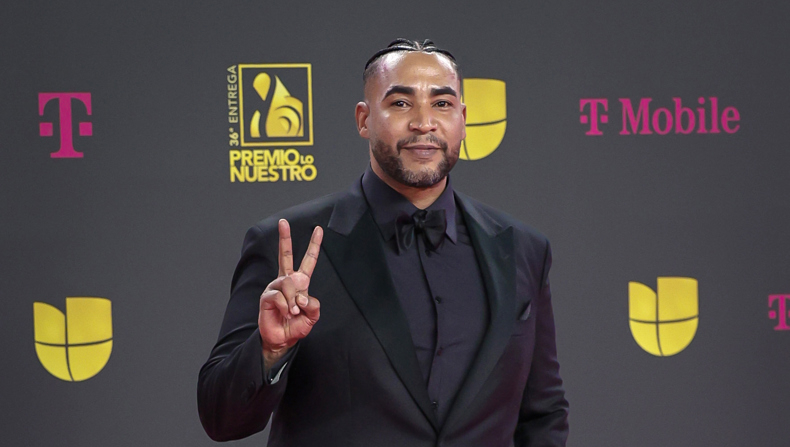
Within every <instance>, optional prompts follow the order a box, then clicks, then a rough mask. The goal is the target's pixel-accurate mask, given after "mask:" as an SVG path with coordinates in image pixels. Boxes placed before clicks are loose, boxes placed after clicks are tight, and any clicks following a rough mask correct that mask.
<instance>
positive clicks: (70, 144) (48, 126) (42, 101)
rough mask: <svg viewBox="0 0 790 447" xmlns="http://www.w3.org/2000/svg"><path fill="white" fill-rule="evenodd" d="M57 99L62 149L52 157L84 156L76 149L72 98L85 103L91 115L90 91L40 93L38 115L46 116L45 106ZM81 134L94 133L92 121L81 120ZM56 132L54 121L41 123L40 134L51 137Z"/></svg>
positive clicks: (85, 135) (88, 134)
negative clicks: (54, 130)
mask: <svg viewBox="0 0 790 447" xmlns="http://www.w3.org/2000/svg"><path fill="white" fill-rule="evenodd" d="M53 99H56V100H57V101H58V105H59V114H60V122H59V123H58V126H59V129H60V149H58V151H57V152H53V153H52V154H50V157H52V158H82V156H83V154H82V152H77V151H76V150H74V139H73V135H72V120H71V100H72V99H76V100H78V101H81V102H82V103H83V104H84V105H85V109H86V110H87V112H88V116H90V115H91V94H90V93H39V94H38V115H39V116H44V107H46V105H47V103H48V102H50V101H51V100H53ZM79 132H80V136H83V137H89V136H91V135H93V124H92V123H91V122H90V121H85V122H80V125H79ZM53 134H54V132H53V126H52V123H49V122H43V123H39V135H41V136H42V137H51V136H52V135H53Z"/></svg>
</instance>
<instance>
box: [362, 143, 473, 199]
mask: <svg viewBox="0 0 790 447" xmlns="http://www.w3.org/2000/svg"><path fill="white" fill-rule="evenodd" d="M420 142H423V143H432V144H436V145H438V146H439V150H440V151H441V154H442V160H441V161H440V162H439V164H438V165H437V166H436V168H435V169H434V168H431V167H429V166H423V167H421V168H418V169H417V170H411V169H407V168H405V167H404V166H403V160H401V158H400V153H401V151H402V150H403V148H404V147H405V146H407V145H410V144H417V143H420ZM396 148H397V150H395V149H393V148H392V146H388V145H387V144H386V143H384V142H383V141H381V140H378V139H377V140H375V141H374V142H373V144H372V145H371V149H372V151H373V158H375V159H376V162H377V163H378V164H379V166H381V169H382V170H383V171H384V173H385V174H387V175H388V176H389V177H390V178H392V179H394V180H395V181H397V182H398V183H401V184H404V185H406V186H411V187H414V188H427V187H429V186H433V185H435V184H437V183H439V182H440V181H442V179H444V178H445V177H447V174H449V173H450V170H451V169H453V166H455V163H456V162H457V161H458V153H459V151H460V149H461V144H460V141H459V142H458V147H457V148H455V149H456V150H455V151H453V152H452V153H451V154H450V156H449V157H448V153H447V142H446V141H443V140H440V139H439V138H438V137H436V136H435V135H432V134H427V135H426V136H425V137H423V138H421V137H420V136H417V135H413V136H411V137H409V138H404V139H402V140H399V141H398V142H397V143H396ZM453 154H454V155H455V156H453Z"/></svg>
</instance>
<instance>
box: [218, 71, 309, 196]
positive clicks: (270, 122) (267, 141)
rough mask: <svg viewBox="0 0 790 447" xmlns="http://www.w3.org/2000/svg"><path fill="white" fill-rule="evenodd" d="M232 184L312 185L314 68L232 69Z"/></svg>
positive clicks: (230, 120)
mask: <svg viewBox="0 0 790 447" xmlns="http://www.w3.org/2000/svg"><path fill="white" fill-rule="evenodd" d="M227 82H228V123H229V124H230V126H229V128H228V136H229V146H230V153H229V157H230V181H231V182H279V181H284V182H288V181H308V182H309V181H312V180H314V179H315V177H316V175H317V174H318V171H317V170H316V167H315V164H314V157H313V155H310V154H303V153H302V152H301V151H300V150H299V149H297V148H303V147H305V146H312V145H313V93H312V67H311V65H310V64H239V65H233V66H231V67H229V68H228V70H227Z"/></svg>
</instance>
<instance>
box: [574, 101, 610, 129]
mask: <svg viewBox="0 0 790 447" xmlns="http://www.w3.org/2000/svg"><path fill="white" fill-rule="evenodd" d="M587 104H589V105H590V114H589V115H585V114H584V107H585V106H586V105H587ZM598 105H602V106H603V111H604V112H608V111H609V100H608V99H606V98H587V99H581V100H579V112H581V114H582V116H581V118H580V119H579V120H580V121H581V123H582V124H589V125H590V130H588V131H587V132H585V133H584V134H585V135H603V132H601V131H600V129H598V124H599V123H604V124H606V123H608V122H609V115H606V114H603V113H602V114H600V115H599V114H598Z"/></svg>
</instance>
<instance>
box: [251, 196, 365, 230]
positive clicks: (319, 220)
mask: <svg viewBox="0 0 790 447" xmlns="http://www.w3.org/2000/svg"><path fill="white" fill-rule="evenodd" d="M350 194H351V193H350V191H340V192H336V193H333V194H329V195H326V196H323V197H319V198H317V199H313V200H310V201H308V202H304V203H300V204H299V205H296V206H292V207H290V208H286V209H284V210H281V211H278V212H276V213H274V214H272V215H270V216H269V217H266V218H265V219H262V220H260V221H258V222H257V223H256V224H255V225H254V227H256V228H257V229H258V230H260V231H261V232H264V233H265V232H268V231H275V232H276V231H277V222H279V220H280V219H285V220H287V221H288V223H289V224H290V226H291V231H298V230H299V229H300V228H309V229H310V231H312V228H314V227H315V226H317V225H318V226H322V227H323V226H326V224H327V222H328V221H329V218H330V217H331V216H332V211H333V210H334V209H335V206H336V205H337V203H338V202H340V201H343V200H344V199H347V198H348V197H349V195H350Z"/></svg>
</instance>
